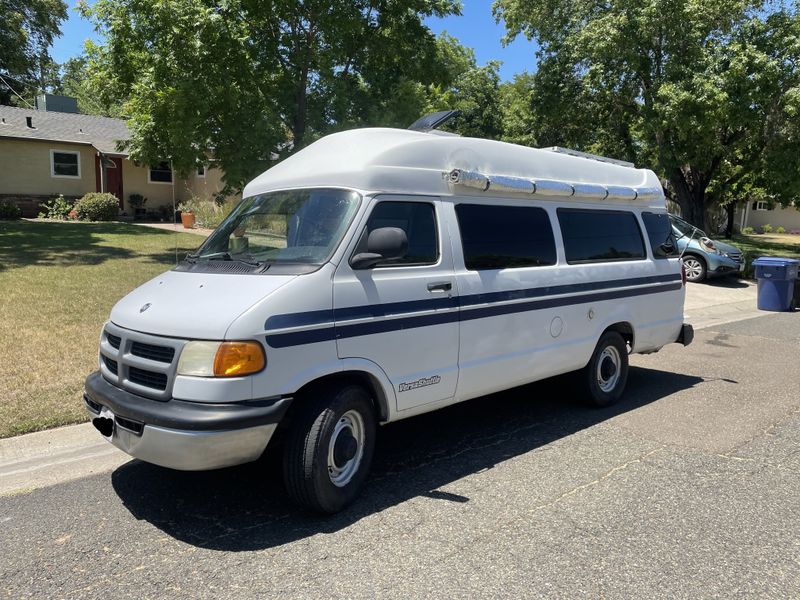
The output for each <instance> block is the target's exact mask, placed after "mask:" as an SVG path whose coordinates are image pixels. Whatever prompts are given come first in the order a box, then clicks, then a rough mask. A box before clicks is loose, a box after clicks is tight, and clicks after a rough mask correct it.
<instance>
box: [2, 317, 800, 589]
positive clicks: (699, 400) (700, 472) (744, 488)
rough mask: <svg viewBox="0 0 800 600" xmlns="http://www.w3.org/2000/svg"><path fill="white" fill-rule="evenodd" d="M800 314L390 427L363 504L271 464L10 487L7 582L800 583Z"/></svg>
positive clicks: (126, 469)
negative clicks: (327, 506)
mask: <svg viewBox="0 0 800 600" xmlns="http://www.w3.org/2000/svg"><path fill="white" fill-rule="evenodd" d="M799 358H800V313H796V314H773V315H767V316H764V317H759V318H756V319H750V320H748V321H742V322H738V323H731V324H727V325H720V326H716V327H714V328H712V329H707V330H704V331H701V332H699V333H698V335H697V337H696V339H695V343H694V344H693V345H692V346H690V347H689V348H682V347H680V346H677V345H672V346H670V347H667V348H665V349H664V350H662V351H661V352H660V353H658V354H654V355H650V356H642V357H634V358H633V360H632V364H633V365H634V368H633V369H632V371H631V376H630V381H629V389H628V394H627V397H626V398H625V399H624V400H623V401H622V402H621V403H620V404H619V405H618V406H616V407H613V408H612V409H607V410H593V409H587V408H584V407H583V406H581V405H580V404H579V402H578V401H577V400H575V399H574V398H573V395H572V393H571V392H570V391H569V385H568V384H569V378H561V379H558V380H551V381H548V382H543V383H539V384H535V385H531V386H527V387H524V388H519V389H516V390H513V391H511V392H506V393H503V394H497V395H494V396H490V397H487V398H482V399H480V400H476V401H472V402H469V403H465V404H462V405H460V406H456V407H452V408H449V409H446V410H443V411H439V412H437V413H434V414H431V415H426V416H423V417H418V418H415V419H411V420H409V421H406V422H400V423H397V424H394V425H390V426H387V427H385V428H383V429H382V430H381V437H380V442H379V448H378V451H377V455H376V463H375V466H374V475H373V476H372V477H371V479H370V481H369V484H368V488H367V489H366V492H365V493H364V495H363V497H362V499H361V500H360V501H359V502H358V503H357V504H356V505H355V506H353V507H352V508H351V509H349V510H348V511H346V512H344V513H343V514H340V515H338V516H335V517H332V518H319V517H315V516H311V515H308V514H304V513H302V512H300V511H298V510H297V509H295V508H294V507H293V506H292V505H291V504H290V503H289V501H288V499H287V498H286V496H285V494H284V492H283V490H282V485H281V482H280V476H279V471H278V468H277V465H276V464H275V461H270V460H266V461H263V462H261V463H257V464H254V465H249V466H245V467H240V468H236V469H228V470H224V471H217V472H211V473H179V472H174V471H169V470H166V469H161V468H158V467H154V466H150V465H147V464H144V463H140V462H138V461H131V462H129V463H127V464H125V465H123V466H122V467H119V468H118V469H116V470H115V471H113V472H111V473H105V474H100V475H95V476H92V477H88V478H85V479H80V480H77V481H73V482H70V483H65V484H60V485H55V486H52V487H48V488H45V489H40V490H37V491H34V492H30V493H28V494H19V495H16V496H11V497H2V498H0V597H5V596H8V597H28V596H32V597H39V598H100V597H102V598H137V599H143V598H163V597H186V598H212V597H236V598H248V597H270V596H279V597H281V598H300V597H304V598H306V597H321V598H329V597H330V598H339V597H341V598H360V597H385V598H412V597H447V598H476V597H515V598H519V597H526V598H530V597H559V598H576V597H584V596H588V597H604V598H630V597H639V598H661V597H663V598H676V597H677V598H682V597H687V598H688V597H692V598H698V597H708V598H711V597H719V598H731V597H739V596H744V597H772V598H787V597H795V598H796V597H798V596H800V376H798V367H800V364H799V363H800V360H799Z"/></svg>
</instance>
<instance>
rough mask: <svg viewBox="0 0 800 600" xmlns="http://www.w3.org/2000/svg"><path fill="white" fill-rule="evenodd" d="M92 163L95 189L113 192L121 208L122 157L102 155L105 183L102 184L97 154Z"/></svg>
mask: <svg viewBox="0 0 800 600" xmlns="http://www.w3.org/2000/svg"><path fill="white" fill-rule="evenodd" d="M94 165H95V173H96V174H97V177H96V180H97V191H98V192H108V193H109V194H114V195H115V196H116V197H117V198H118V199H119V208H120V210H122V208H123V206H122V159H121V158H119V157H110V156H104V157H103V166H104V167H105V169H104V170H105V173H104V178H105V185H103V177H101V173H100V157H99V156H95V159H94ZM103 188H105V189H103Z"/></svg>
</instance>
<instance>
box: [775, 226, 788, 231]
mask: <svg viewBox="0 0 800 600" xmlns="http://www.w3.org/2000/svg"><path fill="white" fill-rule="evenodd" d="M775 233H786V228H785V227H783V226H781V225H778V226H777V227H776V228H775Z"/></svg>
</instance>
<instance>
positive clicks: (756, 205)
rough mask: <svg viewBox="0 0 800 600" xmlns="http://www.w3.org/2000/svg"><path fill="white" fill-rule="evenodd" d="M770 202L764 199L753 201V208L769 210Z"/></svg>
mask: <svg viewBox="0 0 800 600" xmlns="http://www.w3.org/2000/svg"><path fill="white" fill-rule="evenodd" d="M769 209H770V208H769V202H766V201H764V200H759V201H758V202H753V210H769Z"/></svg>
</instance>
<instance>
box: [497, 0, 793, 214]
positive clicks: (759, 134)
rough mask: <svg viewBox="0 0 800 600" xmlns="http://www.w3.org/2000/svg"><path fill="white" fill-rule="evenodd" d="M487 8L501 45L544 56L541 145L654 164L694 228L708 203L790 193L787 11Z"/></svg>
mask: <svg viewBox="0 0 800 600" xmlns="http://www.w3.org/2000/svg"><path fill="white" fill-rule="evenodd" d="M495 10H496V15H497V16H498V17H502V18H503V19H505V21H506V24H507V28H508V36H509V38H513V37H514V36H516V35H520V34H524V35H526V36H528V37H529V38H536V39H537V40H538V42H539V44H540V47H541V50H540V64H539V70H538V71H537V73H536V75H535V76H534V79H535V85H534V89H535V93H534V98H533V101H532V106H533V108H534V110H537V111H538V113H537V115H538V116H537V119H538V122H539V124H540V125H542V126H543V127H542V129H540V130H539V132H537V137H538V141H540V142H544V143H545V144H546V145H550V144H552V143H559V144H563V145H573V146H582V147H584V148H586V149H589V150H590V151H596V152H600V153H605V154H610V155H616V156H619V157H621V158H626V159H628V160H632V161H634V162H636V163H637V164H641V165H650V166H652V167H653V168H654V169H655V170H656V171H657V172H658V173H659V174H660V175H661V176H662V177H663V178H664V180H665V189H666V192H667V194H668V195H669V196H670V197H672V198H673V199H674V200H675V201H676V202H677V203H678V204H679V205H680V207H681V210H682V212H683V215H684V217H685V218H687V219H688V220H690V221H691V222H692V223H694V224H695V225H697V226H699V227H703V226H704V224H705V211H706V209H707V208H709V207H710V206H711V205H714V204H716V203H724V202H730V201H732V200H735V199H737V198H740V197H741V196H740V194H742V193H744V192H745V191H746V190H747V189H748V188H751V189H752V188H754V187H757V188H759V189H760V190H762V191H763V192H764V193H766V194H768V195H769V196H770V197H772V198H773V199H775V200H776V201H779V202H782V203H789V202H792V201H793V200H794V199H795V198H796V197H797V196H798V192H799V191H800V168H798V167H800V163H799V162H798V161H800V148H799V147H798V144H799V143H800V136H798V122H797V115H798V109H800V104H798V101H800V87H799V85H800V78H799V75H798V70H797V66H796V65H797V63H798V59H800V44H798V39H800V36H798V33H800V31H799V30H798V18H797V15H796V13H795V12H793V11H791V10H789V9H787V8H784V7H783V6H780V5H778V6H774V5H772V4H769V3H765V2H759V1H752V0H727V1H722V0H711V1H709V0H703V1H702V2H699V1H695V0H622V1H612V2H599V1H598V0H544V1H542V2H536V3H531V2H528V1H526V0H498V1H497V3H496V9H495ZM548 124H549V126H550V129H549V130H548ZM553 125H555V127H554V126H553Z"/></svg>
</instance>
